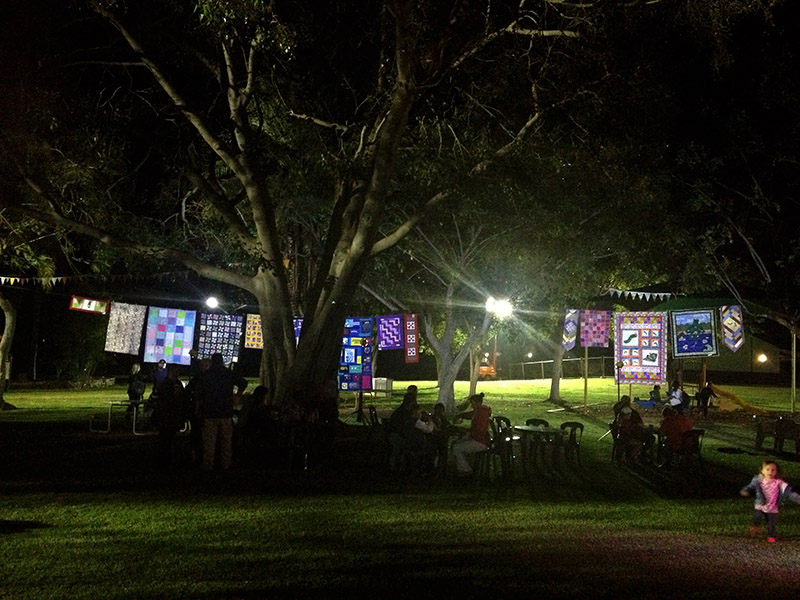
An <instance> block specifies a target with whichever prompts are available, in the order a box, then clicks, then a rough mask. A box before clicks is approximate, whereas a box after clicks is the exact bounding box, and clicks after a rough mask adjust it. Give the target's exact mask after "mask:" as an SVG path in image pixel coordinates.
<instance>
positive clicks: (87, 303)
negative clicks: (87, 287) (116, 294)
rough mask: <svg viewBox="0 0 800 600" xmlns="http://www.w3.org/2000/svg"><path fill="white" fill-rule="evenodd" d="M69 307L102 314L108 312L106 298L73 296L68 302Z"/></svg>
mask: <svg viewBox="0 0 800 600" xmlns="http://www.w3.org/2000/svg"><path fill="white" fill-rule="evenodd" d="M69 309H70V310H79V311H81V312H88V313H96V314H98V315H104V314H106V313H107V312H108V300H92V299H91V298H81V297H80V296H73V297H72V300H71V301H70V303H69Z"/></svg>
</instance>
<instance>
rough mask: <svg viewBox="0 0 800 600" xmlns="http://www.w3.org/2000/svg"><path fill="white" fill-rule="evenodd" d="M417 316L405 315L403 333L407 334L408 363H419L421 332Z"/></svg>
mask: <svg viewBox="0 0 800 600" xmlns="http://www.w3.org/2000/svg"><path fill="white" fill-rule="evenodd" d="M417 324H418V322H417V315H415V314H410V315H403V332H404V333H405V347H406V363H418V362H419V331H418V328H417Z"/></svg>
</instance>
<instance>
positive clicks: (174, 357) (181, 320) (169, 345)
mask: <svg viewBox="0 0 800 600" xmlns="http://www.w3.org/2000/svg"><path fill="white" fill-rule="evenodd" d="M196 317H197V313H196V312H195V311H193V310H182V309H177V308H159V307H157V306H151V307H150V309H149V311H148V314H147V330H146V333H145V342H144V359H143V360H144V362H147V363H155V362H158V361H160V360H161V359H164V360H165V361H166V362H167V364H176V365H188V364H191V361H192V358H191V356H190V355H189V351H190V350H191V349H192V344H193V342H194V327H195V319H196Z"/></svg>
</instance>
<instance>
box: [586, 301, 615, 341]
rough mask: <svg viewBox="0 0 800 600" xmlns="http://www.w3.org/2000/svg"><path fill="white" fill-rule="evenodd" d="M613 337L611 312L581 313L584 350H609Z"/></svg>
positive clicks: (592, 311) (593, 311)
mask: <svg viewBox="0 0 800 600" xmlns="http://www.w3.org/2000/svg"><path fill="white" fill-rule="evenodd" d="M610 337H611V311H608V310H582V311H581V346H583V347H584V348H608V342H609V338H610Z"/></svg>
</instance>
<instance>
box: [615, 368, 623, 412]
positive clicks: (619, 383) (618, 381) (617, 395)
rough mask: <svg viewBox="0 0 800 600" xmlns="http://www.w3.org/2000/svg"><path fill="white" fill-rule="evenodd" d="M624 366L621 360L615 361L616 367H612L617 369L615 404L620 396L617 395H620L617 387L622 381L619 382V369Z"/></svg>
mask: <svg viewBox="0 0 800 600" xmlns="http://www.w3.org/2000/svg"><path fill="white" fill-rule="evenodd" d="M624 364H625V363H623V362H622V361H621V360H618V361H617V363H616V365H614V366H616V367H617V402H619V398H620V396H619V394H620V392H619V386H620V383H622V380H621V378H620V374H619V372H620V369H622V366H623V365H624Z"/></svg>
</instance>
